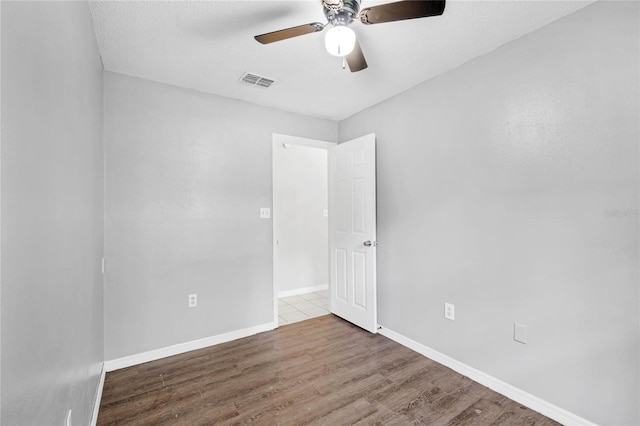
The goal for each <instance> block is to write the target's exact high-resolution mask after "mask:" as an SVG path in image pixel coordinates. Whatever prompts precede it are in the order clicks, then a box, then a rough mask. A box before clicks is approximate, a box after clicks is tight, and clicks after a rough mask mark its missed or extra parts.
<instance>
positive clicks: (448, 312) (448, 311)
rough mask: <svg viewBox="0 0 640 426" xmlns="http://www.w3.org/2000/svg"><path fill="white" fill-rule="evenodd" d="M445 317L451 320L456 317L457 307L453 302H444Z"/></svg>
mask: <svg viewBox="0 0 640 426" xmlns="http://www.w3.org/2000/svg"><path fill="white" fill-rule="evenodd" d="M444 317H445V318H446V319H449V320H451V321H454V320H455V319H456V307H455V305H454V304H453V303H445V304H444Z"/></svg>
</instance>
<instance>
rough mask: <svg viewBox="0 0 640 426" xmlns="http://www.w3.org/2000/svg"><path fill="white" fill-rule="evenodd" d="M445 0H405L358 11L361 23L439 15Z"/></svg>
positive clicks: (377, 22) (379, 22) (441, 12)
mask: <svg viewBox="0 0 640 426" xmlns="http://www.w3.org/2000/svg"><path fill="white" fill-rule="evenodd" d="M444 7H445V0H406V1H398V2H395V3H387V4H381V5H379V6H372V7H367V8H364V9H362V10H361V11H360V21H361V22H362V23H363V24H381V23H383V22H393V21H404V20H405V19H415V18H426V17H428V16H439V15H442V14H443V13H444Z"/></svg>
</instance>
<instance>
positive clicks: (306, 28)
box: [254, 22, 324, 44]
mask: <svg viewBox="0 0 640 426" xmlns="http://www.w3.org/2000/svg"><path fill="white" fill-rule="evenodd" d="M323 29H324V25H323V24H321V23H319V22H312V23H310V24H306V25H299V26H297V27H291V28H286V29H284V30H280V31H274V32H271V33H266V34H260V35H257V36H255V37H254V38H255V39H256V41H259V42H260V43H262V44H268V43H273V42H274V41H280V40H286V39H288V38H292V37H297V36H301V35H305V34H311V33H315V32H318V31H322V30H323Z"/></svg>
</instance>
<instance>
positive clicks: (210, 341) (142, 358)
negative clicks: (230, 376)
mask: <svg viewBox="0 0 640 426" xmlns="http://www.w3.org/2000/svg"><path fill="white" fill-rule="evenodd" d="M275 328H276V324H275V323H273V322H268V323H265V324H261V325H256V326H254V327H249V328H243V329H241V330H236V331H231V332H229V333H223V334H218V335H217V336H211V337H205V338H204V339H198V340H192V341H191V342H185V343H179V344H177V345H172V346H167V347H165V348H160V349H154V350H152V351H148V352H143V353H140V354H136V355H130V356H125V357H122V358H117V359H112V360H109V361H105V362H104V370H105V371H106V372H109V371H114V370H120V369H121V368H126V367H131V366H133V365H138V364H143V363H145V362H149V361H155V360H157V359H161V358H166V357H169V356H173V355H178V354H182V353H185V352H189V351H194V350H196V349H202V348H206V347H208V346H213V345H218V344H220V343H225V342H230V341H232V340H236V339H241V338H243V337H247V336H252V335H254V334H258V333H262V332H263V331H269V330H274V329H275Z"/></svg>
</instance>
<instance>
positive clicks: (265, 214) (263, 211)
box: [260, 207, 271, 219]
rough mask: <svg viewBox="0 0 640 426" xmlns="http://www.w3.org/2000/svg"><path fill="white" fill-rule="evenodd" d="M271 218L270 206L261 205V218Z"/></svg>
mask: <svg viewBox="0 0 640 426" xmlns="http://www.w3.org/2000/svg"><path fill="white" fill-rule="evenodd" d="M269 218H271V209H270V208H269V207H260V219H269Z"/></svg>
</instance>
